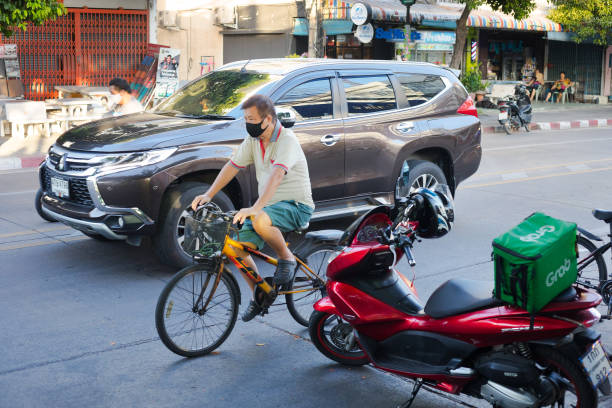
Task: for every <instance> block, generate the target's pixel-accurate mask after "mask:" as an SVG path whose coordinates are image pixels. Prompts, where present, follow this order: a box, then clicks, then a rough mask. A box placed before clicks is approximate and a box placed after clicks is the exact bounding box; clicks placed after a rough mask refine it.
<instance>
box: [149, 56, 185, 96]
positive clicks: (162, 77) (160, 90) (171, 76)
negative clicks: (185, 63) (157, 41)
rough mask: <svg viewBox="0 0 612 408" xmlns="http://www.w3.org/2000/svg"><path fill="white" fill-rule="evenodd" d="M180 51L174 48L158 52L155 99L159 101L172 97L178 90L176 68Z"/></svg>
mask: <svg viewBox="0 0 612 408" xmlns="http://www.w3.org/2000/svg"><path fill="white" fill-rule="evenodd" d="M180 54H181V51H180V50H178V49H175V48H161V49H160V50H159V65H158V66H157V78H156V86H155V98H156V99H161V98H165V97H168V96H170V95H172V94H173V93H174V92H175V91H176V90H177V88H178V84H179V78H178V68H179V59H180V56H181V55H180Z"/></svg>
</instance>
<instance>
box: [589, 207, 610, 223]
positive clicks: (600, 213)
mask: <svg viewBox="0 0 612 408" xmlns="http://www.w3.org/2000/svg"><path fill="white" fill-rule="evenodd" d="M593 217H595V218H597V219H598V220H601V221H605V222H607V223H608V224H609V223H611V222H612V211H606V210H593Z"/></svg>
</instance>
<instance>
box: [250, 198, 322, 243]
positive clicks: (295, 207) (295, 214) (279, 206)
mask: <svg viewBox="0 0 612 408" xmlns="http://www.w3.org/2000/svg"><path fill="white" fill-rule="evenodd" d="M263 211H265V213H266V214H268V217H270V220H272V225H273V226H275V227H276V228H278V229H279V230H281V231H282V232H289V231H295V230H297V229H299V228H300V227H303V226H305V225H306V224H308V221H309V220H310V217H311V216H312V213H313V211H314V210H313V209H312V208H310V207H309V206H307V205H306V204H302V203H298V202H296V201H279V202H278V203H274V204H271V205H269V206H267V207H264V208H263ZM238 241H240V242H252V243H253V244H255V245H256V246H257V249H259V250H261V249H262V248H263V247H264V245H265V241H264V240H263V239H262V238H261V237H260V236H259V235H257V233H256V232H255V229H253V224H252V223H251V219H250V218H249V219H247V220H246V221H245V222H244V224H243V225H242V228H241V229H240V231H239V232H238Z"/></svg>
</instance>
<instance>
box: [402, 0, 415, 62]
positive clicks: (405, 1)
mask: <svg viewBox="0 0 612 408" xmlns="http://www.w3.org/2000/svg"><path fill="white" fill-rule="evenodd" d="M400 1H401V3H402V4H403V5H404V6H406V51H408V43H409V42H410V32H411V31H412V29H411V27H410V6H412V5H413V4H414V3H416V0H400ZM411 57H412V56H411ZM410 60H412V58H410Z"/></svg>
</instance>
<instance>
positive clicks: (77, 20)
mask: <svg viewBox="0 0 612 408" xmlns="http://www.w3.org/2000/svg"><path fill="white" fill-rule="evenodd" d="M148 39H149V18H148V11H147V10H106V9H75V8H69V9H68V14H67V15H65V16H63V17H60V18H58V19H57V20H55V21H50V22H47V23H45V24H43V25H41V26H32V25H29V26H28V29H27V31H21V30H18V31H15V33H14V34H13V36H12V37H10V38H4V37H2V36H0V44H1V43H4V44H17V53H18V55H19V65H20V69H21V80H22V82H23V85H24V87H25V97H26V98H27V99H34V100H40V99H45V98H52V97H55V96H57V91H55V88H54V86H55V85H90V86H94V85H102V86H105V85H107V84H108V82H109V81H110V80H111V79H112V78H114V77H121V78H125V79H127V80H128V82H130V81H131V80H132V78H133V77H134V74H135V73H136V69H137V67H138V64H139V63H140V62H141V61H142V59H143V57H144V55H145V53H146V51H147V44H148Z"/></svg>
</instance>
